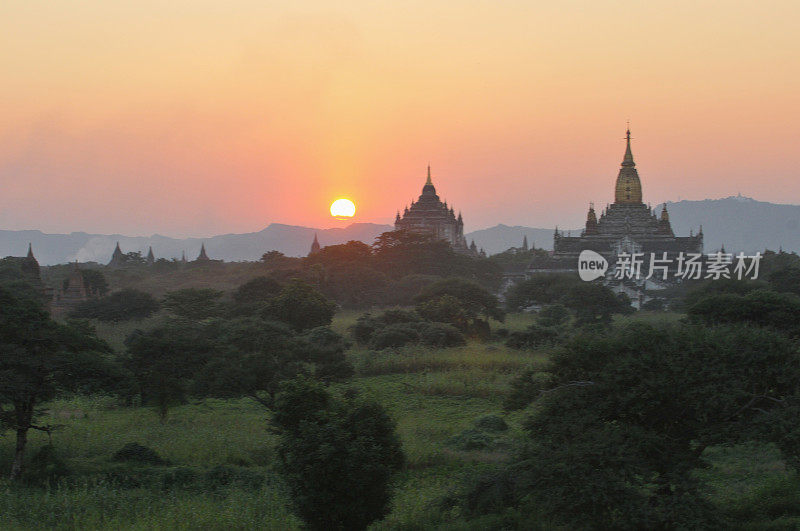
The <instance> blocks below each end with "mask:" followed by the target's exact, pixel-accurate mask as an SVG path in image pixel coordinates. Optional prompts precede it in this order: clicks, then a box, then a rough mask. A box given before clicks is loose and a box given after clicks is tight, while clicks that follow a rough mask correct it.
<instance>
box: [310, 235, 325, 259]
mask: <svg viewBox="0 0 800 531" xmlns="http://www.w3.org/2000/svg"><path fill="white" fill-rule="evenodd" d="M320 249H322V247H321V246H320V245H319V240H318V239H317V235H316V234H314V241H313V242H311V250H309V251H308V256H311V255H312V254H317V253H318V252H319V251H320Z"/></svg>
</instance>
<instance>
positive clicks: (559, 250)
mask: <svg viewBox="0 0 800 531" xmlns="http://www.w3.org/2000/svg"><path fill="white" fill-rule="evenodd" d="M625 139H626V147H625V155H624V157H623V159H622V165H621V167H620V170H619V174H618V175H617V180H616V183H615V186H614V202H613V203H612V204H610V205H608V206H606V208H605V209H603V211H602V212H601V213H600V216H599V217H598V216H597V213H596V212H595V209H594V205H593V204H590V205H589V211H588V212H587V214H586V225H585V227H584V229H583V231H582V232H581V234H580V236H571V235H569V234H567V235H565V234H564V232H563V231H559V230H558V229H556V230H555V233H554V235H553V253H552V255H551V256H550V257H549V258H539V259H537V260H534V262H533V263H531V265H530V267H529V270H528V271H529V273H535V272H558V271H563V272H566V271H577V269H578V256H579V255H580V253H581V251H583V250H585V249H589V250H592V251H595V252H597V253H599V254H601V255H603V257H605V259H606V260H608V262H609V264H611V267H610V268H609V274H611V273H613V271H612V270H613V265H614V264H615V263H616V262H617V256H618V255H619V254H621V253H629V254H632V253H645V255H647V256H649V255H650V253H656V254H657V255H658V257H659V258H661V257H662V256H663V253H665V252H666V253H667V257H668V259H671V260H675V258H676V257H677V256H678V254H679V253H681V252H683V253H702V252H703V229H702V227H701V228H700V230H699V231H698V233H697V234H696V235H692V234H690V235H689V236H675V234H674V233H673V231H672V225H671V224H670V219H669V213H668V212H667V205H666V204H664V205H663V207H662V208H661V211H660V213H658V214H657V213H656V212H655V211H653V210H651V208H650V207H649V206H648V205H646V204H645V203H644V202H643V201H642V197H643V196H642V183H641V180H640V179H639V173H638V171H637V170H636V163H635V162H634V160H633V152H632V151H631V132H630V129H628V130H627V131H626V134H625Z"/></svg>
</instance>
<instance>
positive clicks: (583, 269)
mask: <svg viewBox="0 0 800 531" xmlns="http://www.w3.org/2000/svg"><path fill="white" fill-rule="evenodd" d="M607 269H608V261H607V260H606V259H605V258H603V255H601V254H599V253H596V252H594V251H590V250H589V249H585V250H583V251H581V254H580V256H579V257H578V275H579V276H580V277H581V280H585V281H586V282H589V281H592V280H594V279H596V278H600V277H602V276H603V275H605V274H606V270H607Z"/></svg>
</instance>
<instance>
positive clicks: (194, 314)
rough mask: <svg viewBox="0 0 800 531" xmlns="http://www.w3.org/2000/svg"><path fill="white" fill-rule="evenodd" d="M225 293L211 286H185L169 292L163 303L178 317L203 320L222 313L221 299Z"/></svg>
mask: <svg viewBox="0 0 800 531" xmlns="http://www.w3.org/2000/svg"><path fill="white" fill-rule="evenodd" d="M222 295H223V293H222V292H221V291H219V290H215V289H211V288H185V289H179V290H176V291H170V292H167V294H166V296H165V297H164V301H163V302H162V303H161V304H162V305H163V306H164V308H165V309H166V310H167V311H169V312H170V313H172V314H173V315H176V316H178V317H183V318H186V319H192V320H195V321H202V320H203V319H208V318H210V317H216V316H218V315H220V314H221V313H222V305H221V304H220V302H219V299H220V298H221V297H222Z"/></svg>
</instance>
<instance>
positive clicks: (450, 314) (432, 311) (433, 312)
mask: <svg viewBox="0 0 800 531" xmlns="http://www.w3.org/2000/svg"><path fill="white" fill-rule="evenodd" d="M416 310H417V313H418V314H420V315H421V316H422V317H424V318H425V319H427V320H429V321H434V322H437V323H448V324H451V325H453V326H454V327H456V328H457V329H459V330H461V331H462V332H466V331H467V330H468V329H469V327H470V325H471V324H472V323H471V318H473V319H474V315H471V314H470V313H469V312H468V311H467V308H466V306H465V305H464V303H463V302H462V301H461V299H458V298H456V297H453V296H452V295H449V294H445V295H440V296H438V297H433V298H430V299H427V300H423V301H421V302H419V303H418V304H417V307H416Z"/></svg>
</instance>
